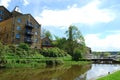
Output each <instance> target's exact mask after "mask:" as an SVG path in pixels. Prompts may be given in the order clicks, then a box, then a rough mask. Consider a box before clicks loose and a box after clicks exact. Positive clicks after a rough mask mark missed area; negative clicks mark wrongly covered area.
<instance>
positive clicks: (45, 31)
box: [41, 29, 52, 40]
mask: <svg viewBox="0 0 120 80" xmlns="http://www.w3.org/2000/svg"><path fill="white" fill-rule="evenodd" d="M41 37H42V38H45V37H48V38H49V39H50V40H52V34H51V32H50V31H49V30H46V29H42V32H41Z"/></svg>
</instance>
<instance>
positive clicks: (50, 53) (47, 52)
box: [41, 48, 67, 57]
mask: <svg viewBox="0 0 120 80" xmlns="http://www.w3.org/2000/svg"><path fill="white" fill-rule="evenodd" d="M41 54H42V55H43V56H45V57H64V56H66V55H67V53H66V52H65V51H63V50H61V49H59V48H43V49H42V50H41Z"/></svg>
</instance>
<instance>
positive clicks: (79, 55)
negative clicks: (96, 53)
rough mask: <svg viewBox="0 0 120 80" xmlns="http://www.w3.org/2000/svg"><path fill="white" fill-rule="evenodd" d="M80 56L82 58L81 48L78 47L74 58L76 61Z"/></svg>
mask: <svg viewBox="0 0 120 80" xmlns="http://www.w3.org/2000/svg"><path fill="white" fill-rule="evenodd" d="M80 58H82V54H81V50H80V49H78V48H75V49H74V53H73V56H72V59H73V60H75V61H78V60H79V59H80Z"/></svg>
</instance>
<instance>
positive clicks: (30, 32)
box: [26, 31, 34, 36]
mask: <svg viewBox="0 0 120 80" xmlns="http://www.w3.org/2000/svg"><path fill="white" fill-rule="evenodd" d="M26 35H29V36H33V35H34V32H32V31H26Z"/></svg>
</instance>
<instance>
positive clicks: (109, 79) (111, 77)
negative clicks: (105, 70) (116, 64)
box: [97, 70, 120, 80]
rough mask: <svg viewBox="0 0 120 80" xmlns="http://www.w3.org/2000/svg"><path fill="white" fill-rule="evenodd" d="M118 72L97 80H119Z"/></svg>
mask: <svg viewBox="0 0 120 80" xmlns="http://www.w3.org/2000/svg"><path fill="white" fill-rule="evenodd" d="M119 76H120V70H119V71H116V72H113V73H112V74H108V75H106V76H104V77H101V78H99V79H97V80H120V77H119Z"/></svg>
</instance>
